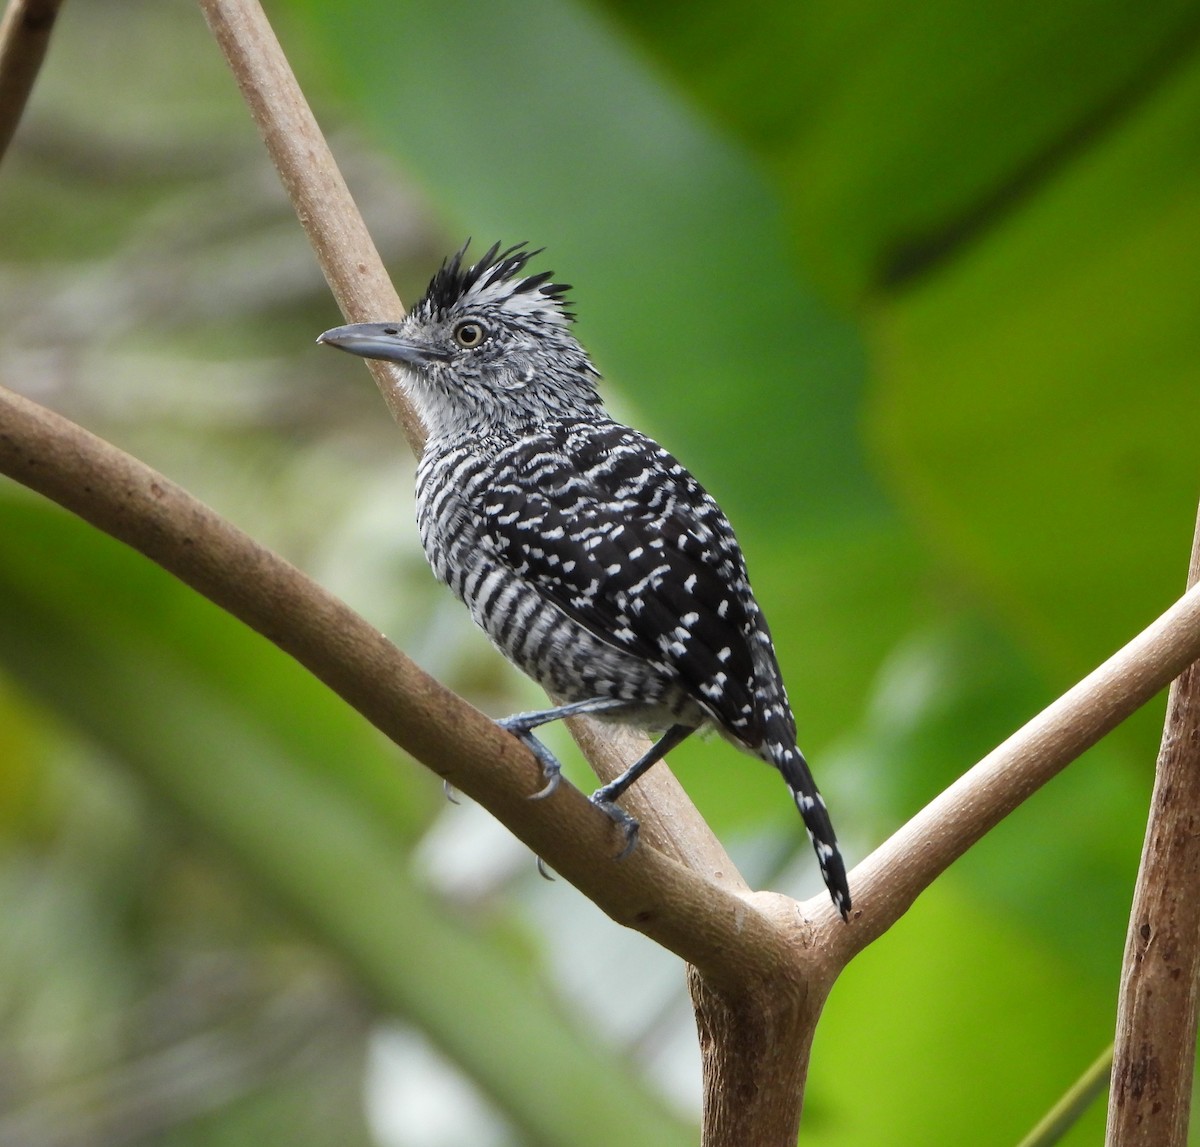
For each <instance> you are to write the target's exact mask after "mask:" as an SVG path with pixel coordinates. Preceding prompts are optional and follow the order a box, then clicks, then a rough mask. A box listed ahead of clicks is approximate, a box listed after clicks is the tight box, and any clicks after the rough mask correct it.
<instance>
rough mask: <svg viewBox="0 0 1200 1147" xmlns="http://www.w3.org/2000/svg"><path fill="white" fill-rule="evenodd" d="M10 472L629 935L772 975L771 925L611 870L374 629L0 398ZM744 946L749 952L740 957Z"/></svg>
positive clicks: (32, 408)
mask: <svg viewBox="0 0 1200 1147" xmlns="http://www.w3.org/2000/svg"><path fill="white" fill-rule="evenodd" d="M0 472H2V473H5V474H8V475H9V476H10V477H12V478H14V479H16V480H17V481H18V482H21V483H22V484H23V485H26V486H28V487H29V488H30V489H33V490H36V491H38V492H39V493H41V494H44V495H45V496H46V497H48V498H51V499H53V500H54V501H56V502H58V503H59V504H60V505H62V506H65V507H66V508H67V509H69V510H71V511H72V512H74V513H76V514H78V515H79V516H80V517H81V518H84V519H85V520H86V521H89V522H91V523H92V524H93V525H94V526H97V527H98V528H99V529H101V530H104V531H105V532H106V533H108V534H110V535H112V536H113V537H115V538H118V539H119V540H121V541H123V542H125V543H126V544H128V545H130V546H132V547H133V548H134V549H136V550H138V551H139V552H141V553H143V554H145V555H146V556H147V557H148V558H150V559H151V560H152V561H155V562H157V563H158V564H159V565H161V566H162V567H163V568H164V569H166V570H168V571H169V572H170V573H172V574H174V575H175V576H176V577H178V578H179V579H180V580H181V581H183V582H185V583H186V584H188V585H190V586H191V587H192V588H193V589H195V590H197V591H198V592H199V593H201V594H203V595H204V596H205V597H207V598H209V599H210V600H211V601H213V602H215V603H216V604H217V605H219V606H221V607H222V608H223V609H225V610H227V611H228V612H229V613H231V614H233V615H234V616H235V617H237V618H239V619H240V620H242V621H243V622H245V623H246V624H247V625H249V626H250V627H251V628H252V629H255V630H257V631H258V632H259V633H261V634H262V635H263V636H265V637H267V638H268V639H270V640H271V641H273V642H274V643H275V644H276V645H278V646H279V647H280V648H281V649H282V650H284V652H286V653H288V654H290V655H291V656H292V657H294V658H295V659H296V660H297V661H299V662H300V663H301V664H302V665H304V666H305V667H306V668H307V669H308V670H309V671H310V672H311V673H313V674H314V675H315V676H316V677H318V678H319V679H320V680H322V681H324V682H325V684H326V685H328V686H329V687H330V688H331V689H333V690H334V691H335V692H336V693H338V694H339V695H340V696H341V697H343V698H344V699H345V700H346V701H347V702H348V703H349V704H350V705H352V706H353V707H354V708H356V709H357V710H358V711H359V712H360V713H362V714H363V715H364V716H365V717H366V718H367V719H368V720H369V721H371V722H372V723H373V724H374V725H375V726H376V727H377V728H379V729H381V730H382V731H383V732H384V733H385V734H387V736H389V737H390V738H391V739H392V740H393V741H395V742H396V743H397V744H398V745H400V746H401V747H402V748H404V749H406V750H407V751H408V752H409V753H411V754H412V755H413V756H414V757H416V758H417V759H418V760H420V761H422V762H424V763H425V764H426V765H428V766H429V767H430V768H432V769H433V770H434V771H435V772H437V773H438V774H439V775H440V776H442V777H445V778H446V779H447V780H448V781H450V783H451V784H453V785H454V786H455V788H458V789H460V790H461V791H462V792H464V793H466V794H467V795H468V796H470V797H472V798H473V799H475V800H477V801H478V802H479V803H480V804H482V805H483V806H484V807H485V808H487V809H489V810H490V811H491V812H492V813H493V814H494V815H495V816H496V817H497V818H498V819H499V820H501V821H503V822H504V823H505V824H506V825H507V826H508V827H509V828H510V829H511V830H512V831H513V832H514V833H515V834H516V835H517V836H518V837H519V838H520V839H521V840H523V841H525V843H526V844H528V845H529V846H530V848H532V849H533V850H534V851H535V852H536V853H537V854H538V855H539V856H541V857H544V858H545V860H546V861H547V862H548V863H549V864H550V865H551V866H552V867H553V868H554V869H555V870H556V871H557V872H559V873H561V874H562V875H563V876H564V877H566V879H568V880H569V881H570V882H571V883H572V884H574V885H575V886H576V887H577V888H579V889H580V891H582V892H583V893H584V895H586V896H588V897H590V898H591V899H592V900H594V901H595V902H596V903H597V904H598V905H599V906H600V907H601V908H602V909H603V910H604V911H605V912H607V913H608V914H609V915H610V916H612V918H613V919H615V920H617V921H618V922H619V923H622V924H626V925H628V926H630V927H633V928H636V929H637V930H638V931H641V932H644V933H645V934H646V935H647V936H650V937H651V938H652V939H655V940H657V941H658V942H659V943H660V944H663V945H664V946H665V947H667V948H669V949H670V950H671V951H673V952H675V953H676V954H678V955H680V956H682V957H683V958H684V959H685V960H688V961H689V962H690V963H693V964H696V965H697V966H698V967H700V968H701V969H703V970H704V972H705V975H706V976H711V977H712V978H713V979H714V982H716V983H729V982H731V981H733V982H738V981H740V980H741V978H742V977H743V976H744V975H746V974H755V973H756V972H757V974H759V975H766V974H767V972H768V971H769V969H770V967H771V966H772V965H773V964H774V963H775V962H777V961H778V960H779V958H780V957H779V953H778V950H777V949H778V946H779V943H780V937H779V933H778V930H777V928H776V927H775V926H774V925H773V924H772V923H771V921H770V919H769V918H768V915H767V914H766V913H765V912H761V911H758V910H756V909H755V908H754V906H753V905H752V904H749V903H748V902H747V901H746V900H745V899H742V898H739V897H738V896H736V895H735V894H734V893H732V892H731V891H729V889H727V888H726V887H724V886H722V885H718V884H717V883H715V882H714V881H712V880H709V879H707V878H705V877H702V876H700V875H698V874H696V873H694V872H692V871H690V870H689V869H688V868H686V867H685V866H684V865H682V864H680V863H678V862H677V861H675V860H673V859H671V858H669V857H667V856H665V855H663V854H662V853H661V852H659V851H658V850H657V849H655V848H653V847H643V848H639V849H637V850H636V851H635V852H634V853H633V855H632V856H630V857H629V858H627V859H626V860H624V861H622V862H621V863H619V864H617V863H613V862H612V857H613V855H614V854H615V853H616V852H617V851H618V849H619V846H620V842H619V840H618V839H617V837H618V833H617V831H616V830H615V829H614V827H613V825H612V822H611V821H609V820H608V818H607V817H605V816H604V815H603V814H601V813H599V812H598V811H597V810H596V809H595V808H594V807H593V806H592V805H591V803H590V802H589V801H588V800H587V798H586V797H584V796H583V794H581V793H580V792H579V791H578V790H577V789H575V788H573V787H572V786H571V785H570V784H568V783H567V782H566V781H563V783H562V784H560V785H559V788H558V790H557V792H556V793H555V794H554V795H553V796H552V797H550V798H548V799H547V800H544V801H530V800H528V799H527V797H528V796H529V795H530V794H532V793H534V792H536V791H537V789H539V788H540V787H541V785H542V783H543V782H542V776H541V771H540V768H539V767H538V766H537V765H536V763H535V762H534V760H533V757H532V755H531V754H530V753H529V751H528V750H527V749H525V747H524V746H522V745H521V744H520V742H518V741H517V740H516V739H515V738H513V737H511V736H510V735H509V734H507V733H505V732H503V731H502V730H500V729H499V728H497V727H496V725H495V724H494V723H493V722H492V721H490V720H489V719H488V718H487V717H485V716H484V715H483V714H482V713H480V712H479V711H478V710H476V709H474V708H472V707H471V706H470V705H468V704H467V702H465V701H464V700H463V699H462V698H461V697H458V696H457V695H455V694H454V693H452V692H450V691H449V690H448V689H446V688H445V687H444V686H442V685H440V684H439V683H438V682H437V681H435V680H434V679H433V678H432V677H430V676H428V674H426V673H424V672H422V670H421V669H420V668H418V667H417V666H416V665H415V664H414V663H413V662H412V661H410V660H409V659H408V658H407V657H405V656H404V654H403V653H401V652H400V651H399V650H398V649H397V648H396V647H395V646H394V645H392V644H391V642H389V641H388V640H387V639H386V638H385V637H384V636H383V635H382V634H381V633H380V632H379V631H378V630H377V629H375V628H374V627H372V626H371V625H369V624H368V623H367V622H366V621H364V620H363V619H362V618H361V617H359V616H358V615H357V614H356V613H354V612H353V611H352V610H351V609H350V608H349V607H348V606H346V605H345V604H344V603H343V602H341V601H339V600H338V599H337V598H336V597H334V596H333V595H332V594H330V593H328V592H327V591H325V590H324V589H322V588H321V587H320V586H319V585H317V584H316V583H315V582H313V581H312V580H311V579H310V578H308V577H306V576H305V575H304V574H303V573H301V572H300V571H299V570H298V569H296V568H295V567H294V566H292V565H290V564H289V563H287V562H286V561H284V560H283V559H282V558H280V557H278V556H277V555H275V554H273V553H271V552H270V551H269V550H267V549H265V548H264V547H262V546H260V545H259V544H258V543H257V542H255V541H254V540H253V539H252V538H250V537H248V536H247V535H246V534H244V533H242V532H241V531H240V530H238V529H237V528H236V527H235V526H233V525H232V524H230V523H229V522H227V521H226V520H225V519H223V518H221V517H220V516H219V515H218V514H216V513H215V512H214V511H213V510H211V509H209V507H207V506H205V505H204V504H203V503H202V502H200V501H198V500H197V499H195V498H193V497H192V496H191V495H190V494H188V493H187V492H186V491H185V490H183V489H181V488H180V487H178V486H176V485H175V484H174V483H173V482H171V481H170V480H169V479H167V478H165V477H164V476H163V475H162V474H159V473H158V472H157V471H155V470H152V469H151V468H150V467H148V466H146V465H145V464H144V463H142V462H139V461H138V460H137V459H135V458H132V457H130V456H129V455H127V454H125V453H123V452H122V451H120V450H118V449H117V448H116V447H114V446H112V445H110V444H108V443H106V442H104V441H102V440H101V439H99V438H97V437H96V436H95V435H93V434H90V433H88V432H87V431H86V430H84V429H82V428H81V427H79V426H76V425H75V424H74V423H72V422H70V421H68V420H67V419H65V418H62V417H61V416H60V415H57V414H54V413H52V412H51V411H49V410H46V409H45V408H44V407H41V406H39V405H38V404H37V403H34V402H32V401H30V400H29V399H26V398H23V397H21V396H20V395H17V394H15V393H13V392H12V391H7V390H4V389H3V388H0ZM742 945H746V946H748V947H749V948H751V949H752V951H751V952H749V953H743V954H742V955H740V956H739V955H737V954H736V953H737V949H738V948H739V947H740V946H742Z"/></svg>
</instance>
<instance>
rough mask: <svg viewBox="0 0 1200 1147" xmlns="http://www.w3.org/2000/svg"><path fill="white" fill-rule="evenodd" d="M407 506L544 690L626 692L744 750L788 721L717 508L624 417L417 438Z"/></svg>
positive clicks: (649, 713) (462, 591) (446, 575)
mask: <svg viewBox="0 0 1200 1147" xmlns="http://www.w3.org/2000/svg"><path fill="white" fill-rule="evenodd" d="M417 516H418V522H419V525H420V529H421V537H422V541H423V543H424V545H425V549H426V553H427V555H428V557H429V561H430V564H431V565H432V566H433V569H434V572H435V573H436V574H437V576H438V577H439V578H440V579H441V580H442V581H444V582H445V583H446V584H447V585H449V586H450V588H451V589H452V590H453V591H454V592H455V593H456V594H457V595H458V596H459V597H460V598H462V599H463V600H464V601H465V602H466V604H467V605H468V606H469V607H470V609H471V612H472V614H473V616H474V617H475V620H476V622H477V623H478V624H479V625H480V626H482V628H483V629H484V630H485V631H486V632H487V633H488V635H489V636H490V637H491V638H492V640H493V641H494V642H495V644H496V645H497V646H498V647H499V648H500V650H501V651H502V652H503V653H504V654H505V655H506V656H507V657H508V658H509V659H510V660H512V661H513V662H515V663H516V664H517V665H518V666H520V667H521V668H522V669H524V670H525V672H527V673H529V674H530V676H532V677H534V678H535V679H536V680H538V681H539V682H540V683H541V684H543V685H544V686H545V687H546V688H548V689H549V690H551V691H552V692H553V693H554V694H555V695H556V696H559V697H561V698H563V699H564V700H582V699H584V698H585V697H596V696H606V697H615V698H621V699H626V700H629V701H630V703H631V706H633V707H636V708H641V709H642V710H644V714H643V716H644V717H645V723H646V724H647V726H648V727H658V726H661V725H663V724H666V723H672V722H682V723H685V724H690V725H700V724H702V723H704V722H705V721H706V720H711V721H712V722H713V723H714V724H715V725H716V726H717V727H718V728H719V729H721V731H722V732H724V733H725V734H726V735H727V736H729V737H730V738H731V739H733V740H735V741H736V742H737V743H739V744H740V745H742V747H744V748H747V749H749V750H750V751H757V750H758V749H759V747H760V746H761V745H762V743H763V741H764V739H765V738H766V737H767V734H768V726H771V727H772V728H771V730H770V731H772V732H777V730H778V722H779V720H780V719H781V718H782V719H783V720H784V721H785V723H788V722H790V721H791V712H790V709H789V708H788V705H787V698H786V695H785V694H784V691H783V685H782V681H781V678H780V674H779V669H778V665H777V663H776V660H775V654H774V650H773V648H772V646H771V641H770V635H769V632H768V630H767V627H766V624H765V621H764V620H763V617H762V614H761V611H760V610H759V608H758V605H757V603H756V602H755V600H754V596H753V593H752V592H751V590H750V585H749V582H748V580H747V577H746V570H745V563H744V561H743V559H742V556H741V551H740V549H739V548H738V545H737V542H736V539H735V538H734V535H733V531H732V529H731V528H730V526H729V523H728V521H727V520H726V518H725V516H724V514H723V513H722V512H721V510H720V508H719V507H718V506H717V504H716V502H715V501H714V500H713V499H712V498H711V497H709V495H708V494H707V493H706V492H705V491H704V489H703V488H702V487H701V486H700V484H699V483H698V482H697V481H696V480H695V479H694V478H693V477H692V476H691V474H689V473H688V471H687V470H686V469H685V468H684V467H683V466H682V465H680V463H679V462H677V461H676V460H675V459H674V458H673V457H672V456H671V455H670V454H669V453H668V452H667V451H666V450H664V449H662V448H661V447H660V446H658V445H657V444H656V443H655V442H653V441H652V440H651V439H649V438H647V437H646V436H645V435H643V434H641V433H639V432H638V431H636V430H632V429H630V428H629V427H626V426H622V425H621V424H619V423H617V422H614V421H612V420H611V419H608V418H602V419H588V420H583V419H561V420H555V421H550V422H546V423H544V424H542V425H540V426H537V427H536V428H529V429H528V430H527V431H526V432H525V433H523V434H521V435H517V436H504V437H497V436H493V437H491V438H461V439H459V440H458V441H454V442H449V441H431V442H430V444H429V446H428V447H427V449H426V453H425V455H424V456H423V458H422V461H421V466H420V468H419V471H418V479H417ZM791 735H792V737H793V738H794V728H793V729H792V733H791Z"/></svg>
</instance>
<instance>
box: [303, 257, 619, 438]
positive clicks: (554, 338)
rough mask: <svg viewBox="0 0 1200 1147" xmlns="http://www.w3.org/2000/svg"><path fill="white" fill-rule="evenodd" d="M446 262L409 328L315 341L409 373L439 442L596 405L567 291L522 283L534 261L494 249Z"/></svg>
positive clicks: (376, 328) (387, 326) (338, 330)
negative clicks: (467, 262) (468, 259)
mask: <svg viewBox="0 0 1200 1147" xmlns="http://www.w3.org/2000/svg"><path fill="white" fill-rule="evenodd" d="M466 250H467V248H466V247H465V246H464V247H463V248H462V250H460V251H459V252H458V253H457V254H455V255H453V256H452V257H451V258H449V259H447V260H446V261H445V262H443V264H442V266H441V268H440V269H439V270H438V272H437V274H436V275H434V276H433V279H432V280H431V282H430V284H429V289H428V290H427V291H426V292H425V296H424V297H423V298H422V299H421V300H420V302H418V303H417V304H416V305H415V306H414V307H413V309H412V311H411V313H410V314H409V315H408V316H407V317H406V318H404V319H401V320H400V321H398V322H393V323H355V324H352V325H350V326H345V327H335V328H334V329H333V330H329V331H326V332H325V333H324V334H323V335H321V336H320V337H319V338H318V339H317V342H319V343H327V344H328V345H329V346H334V347H337V348H338V349H339V350H344V351H347V352H349V353H350V354H357V355H361V356H362V357H364V358H377V359H383V360H385V361H387V362H394V363H397V364H398V365H400V366H401V367H403V368H404V370H405V372H406V381H407V388H408V391H409V394H410V395H411V397H412V400H413V402H414V404H415V405H416V407H417V410H418V412H419V413H420V415H421V418H422V420H423V421H424V423H425V425H426V426H427V428H428V429H429V432H430V434H431V436H433V437H444V436H448V437H457V436H460V435H463V434H480V433H486V432H487V431H489V430H494V429H504V428H513V429H519V428H521V427H524V426H529V425H531V424H537V423H538V422H542V421H544V420H546V419H548V418H554V417H561V416H564V415H565V416H569V415H572V414H583V413H586V412H587V411H592V412H593V413H594V411H595V410H596V408H597V407H598V406H599V404H600V398H599V396H598V394H597V392H596V379H597V378H598V377H599V375H598V373H597V371H596V369H595V367H593V366H592V364H591V361H590V360H589V359H588V356H587V352H586V351H584V349H583V348H582V347H581V346H580V345H579V342H578V340H577V339H576V338H575V336H574V334H572V332H571V320H572V319H573V318H574V316H573V314H572V313H571V312H570V311H569V310H568V309H567V301H566V298H565V293H566V291H568V290H569V289H570V288H569V287H568V286H566V285H565V284H561V283H553V282H551V281H550V280H551V277H552V275H553V272H551V271H542V272H540V273H538V274H535V275H529V276H523V275H522V272H523V271H524V270H525V264H526V263H527V262H528V261H529V260H530V259H531V258H532V257H533V256H534V255H536V254H537V253H538V252H537V251H529V250H527V249H526V246H525V244H523V243H522V244H518V245H517V246H515V247H509V248H508V249H507V250H503V251H502V250H501V249H500V244H499V243H497V244H495V245H494V246H493V247H492V248H490V249H489V250H488V251H487V252H486V253H485V254H484V255H483V256H482V257H481V258H480V259H479V260H478V261H477V262H475V263H472V264H470V265H467V266H464V257H465V255H466Z"/></svg>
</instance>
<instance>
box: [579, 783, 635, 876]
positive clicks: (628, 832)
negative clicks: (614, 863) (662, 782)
mask: <svg viewBox="0 0 1200 1147" xmlns="http://www.w3.org/2000/svg"><path fill="white" fill-rule="evenodd" d="M588 799H589V800H590V801H591V802H592V804H594V805H595V806H596V807H597V808H598V809H599V810H600V811H601V812H602V813H604V815H605V816H606V817H608V819H609V820H611V821H612V822H613V824H615V825H616V826H617V828H619V829H620V830H621V831H622V832H623V833H624V834H625V846H624V847H623V848H622V849H621V851H620V852H618V853H617V855H616V856H615V857H613V859H614V860H624V859H625V858H626V857H627V856H628V855H629V854H630V853H631V852H633V850H634V849H635V848H637V846H638V827H639V826H638V822H637V818H636V817H634V816H631V815H630V814H629V813H627V812H626V811H625V810H624V809H623V808H621V806H620V805H619V804H617V803H616V802H615V801H610V800H608V799H607V798H606V797H605V796H604V789H597V790H596V791H595V792H594V793H592V795H591V796H590V797H589V798H588Z"/></svg>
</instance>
